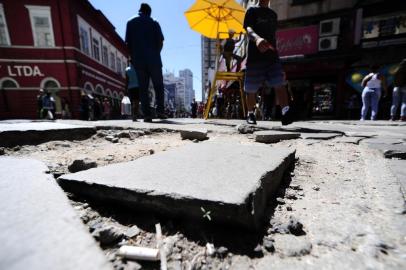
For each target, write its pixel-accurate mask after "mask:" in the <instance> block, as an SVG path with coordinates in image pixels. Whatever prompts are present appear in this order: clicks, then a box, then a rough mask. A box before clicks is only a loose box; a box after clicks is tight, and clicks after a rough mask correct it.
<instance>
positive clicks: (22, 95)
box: [0, 0, 128, 119]
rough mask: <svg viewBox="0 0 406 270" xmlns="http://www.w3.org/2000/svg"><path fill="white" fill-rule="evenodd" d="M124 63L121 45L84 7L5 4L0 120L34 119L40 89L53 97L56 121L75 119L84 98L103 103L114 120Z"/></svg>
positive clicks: (77, 3)
mask: <svg viewBox="0 0 406 270" xmlns="http://www.w3.org/2000/svg"><path fill="white" fill-rule="evenodd" d="M62 10H68V11H69V12H62ZM127 58H128V53H127V48H126V45H125V43H124V41H123V40H122V39H121V38H120V37H119V36H118V35H117V33H116V32H115V29H114V27H113V26H112V25H111V23H110V22H109V21H108V20H107V18H105V17H104V16H103V14H101V13H100V11H98V10H96V9H95V8H94V7H93V6H92V5H91V4H90V3H89V2H88V1H82V0H73V1H68V0H58V1H57V0H46V1H41V4H38V1H35V0H24V1H14V0H4V1H2V2H1V3H0V91H1V93H0V119H8V118H31V119H35V118H38V117H39V113H38V110H39V108H38V107H39V106H38V102H37V100H38V95H39V93H40V92H39V90H40V89H43V90H44V91H47V92H50V93H51V94H52V96H53V98H54V100H55V117H56V118H62V117H73V118H79V116H80V113H81V110H82V108H81V101H82V100H83V96H87V97H88V98H89V99H90V101H91V102H95V103H101V102H103V101H104V99H106V98H107V99H108V100H109V102H110V103H111V104H112V107H113V108H114V110H113V115H112V116H113V117H114V116H115V117H119V116H120V114H119V104H120V99H121V98H122V96H123V92H124V90H125V67H126V63H127ZM66 111H69V112H68V113H66Z"/></svg>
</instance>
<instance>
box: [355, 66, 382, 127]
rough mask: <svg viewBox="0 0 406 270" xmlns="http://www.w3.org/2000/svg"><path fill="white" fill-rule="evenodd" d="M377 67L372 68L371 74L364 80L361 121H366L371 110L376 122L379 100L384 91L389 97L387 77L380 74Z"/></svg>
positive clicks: (372, 118)
mask: <svg viewBox="0 0 406 270" xmlns="http://www.w3.org/2000/svg"><path fill="white" fill-rule="evenodd" d="M378 69H379V67H378V66H377V65H373V66H371V73H369V74H368V75H367V76H365V78H364V79H363V80H362V83H361V85H362V87H364V90H363V91H362V109H361V121H365V120H366V117H367V114H368V111H369V109H371V120H373V121H375V120H376V118H377V115H378V107H379V100H380V98H381V95H382V89H383V90H384V96H386V95H387V91H388V90H387V88H386V80H385V77H384V76H383V75H382V74H380V73H379V72H378Z"/></svg>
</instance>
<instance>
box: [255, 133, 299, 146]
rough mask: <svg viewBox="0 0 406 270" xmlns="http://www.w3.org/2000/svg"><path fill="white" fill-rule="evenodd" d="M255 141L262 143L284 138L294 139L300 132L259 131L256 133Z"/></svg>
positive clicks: (274, 141) (275, 141)
mask: <svg viewBox="0 0 406 270" xmlns="http://www.w3.org/2000/svg"><path fill="white" fill-rule="evenodd" d="M254 135H255V141H256V142H260V143H277V142H279V141H283V140H293V139H297V138H299V137H300V133H292V132H281V131H258V132H255V133H254Z"/></svg>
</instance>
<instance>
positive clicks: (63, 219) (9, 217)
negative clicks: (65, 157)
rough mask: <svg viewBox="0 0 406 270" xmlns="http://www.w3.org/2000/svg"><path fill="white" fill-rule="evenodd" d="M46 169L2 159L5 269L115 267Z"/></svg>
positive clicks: (1, 256)
mask: <svg viewBox="0 0 406 270" xmlns="http://www.w3.org/2000/svg"><path fill="white" fill-rule="evenodd" d="M47 170H48V168H47V167H46V166H45V164H43V163H41V162H39V161H36V160H32V159H17V158H11V157H3V158H0V175H1V177H0V200H1V210H0V228H1V229H0V243H1V245H2V246H1V250H2V252H0V269H8V270H20V269H32V270H37V269H38V270H42V269H58V270H59V269H61V270H65V269H66V270H70V269H112V266H111V265H110V264H109V263H108V262H107V259H106V258H105V256H104V254H103V252H102V251H101V249H100V248H99V247H98V245H97V243H96V242H95V241H94V239H92V237H91V236H90V234H89V233H88V232H87V230H86V228H85V226H84V225H83V223H82V222H81V221H80V220H79V218H78V216H77V215H76V213H75V211H74V210H73V208H72V206H71V205H70V204H69V201H68V199H67V198H66V195H65V194H64V192H63V191H62V189H60V187H58V185H57V183H56V181H55V180H54V179H53V178H52V177H51V176H50V175H48V174H46V173H45V172H46V171H47Z"/></svg>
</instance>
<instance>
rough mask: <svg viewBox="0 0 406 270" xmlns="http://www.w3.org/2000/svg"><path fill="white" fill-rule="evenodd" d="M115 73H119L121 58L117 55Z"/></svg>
mask: <svg viewBox="0 0 406 270" xmlns="http://www.w3.org/2000/svg"><path fill="white" fill-rule="evenodd" d="M117 73H118V74H120V73H121V60H120V58H118V57H117Z"/></svg>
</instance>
